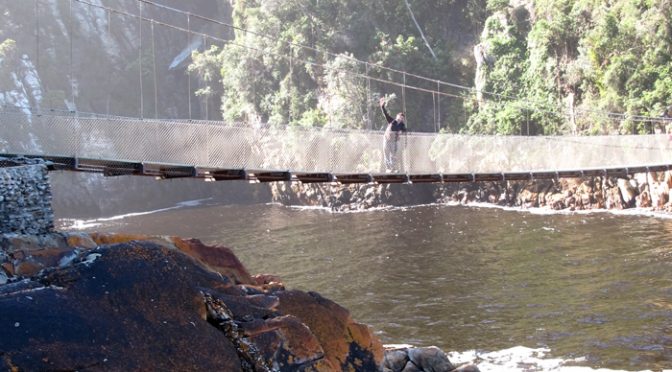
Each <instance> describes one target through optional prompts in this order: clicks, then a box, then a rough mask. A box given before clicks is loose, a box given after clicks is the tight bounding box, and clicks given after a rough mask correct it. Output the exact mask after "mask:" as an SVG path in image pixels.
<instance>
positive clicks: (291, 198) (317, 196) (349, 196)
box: [271, 182, 437, 211]
mask: <svg viewBox="0 0 672 372" xmlns="http://www.w3.org/2000/svg"><path fill="white" fill-rule="evenodd" d="M436 190H437V188H436V186H435V185H430V184H415V185H404V184H386V185H381V184H361V185H360V184H353V185H330V184H302V183H298V182H294V183H289V182H276V183H274V184H271V194H272V197H273V201H274V202H276V203H281V204H283V205H303V206H317V207H324V208H330V209H332V210H335V211H350V210H364V209H369V208H376V207H386V206H403V205H414V204H423V203H433V202H436V192H437V191H436Z"/></svg>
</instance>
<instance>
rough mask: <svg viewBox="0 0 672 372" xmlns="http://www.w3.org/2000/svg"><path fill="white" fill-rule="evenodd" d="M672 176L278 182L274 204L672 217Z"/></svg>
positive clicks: (663, 174) (339, 207)
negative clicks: (474, 206) (450, 206)
mask: <svg viewBox="0 0 672 372" xmlns="http://www.w3.org/2000/svg"><path fill="white" fill-rule="evenodd" d="M671 187H672V173H670V172H653V173H638V174H633V175H630V176H629V177H628V178H614V177H585V178H563V179H557V180H532V181H500V182H478V183H446V184H416V185H404V184H388V185H377V184H371V185H369V184H366V185H336V186H334V185H329V184H299V183H293V184H289V183H277V184H274V185H272V193H273V200H274V201H275V202H279V203H281V204H284V205H307V206H321V207H326V208H331V209H332V210H337V211H348V210H364V209H369V208H374V207H386V206H404V205H414V204H425V203H460V204H465V205H469V204H471V203H491V204H496V205H501V206H508V207H520V208H548V209H552V210H570V211H574V210H595V209H604V210H609V209H629V208H644V209H649V210H652V211H661V212H672V202H671V200H670V188H671Z"/></svg>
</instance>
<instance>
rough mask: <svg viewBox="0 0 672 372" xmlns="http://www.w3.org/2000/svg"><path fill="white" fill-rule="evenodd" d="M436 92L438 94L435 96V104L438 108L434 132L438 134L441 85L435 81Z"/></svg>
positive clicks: (439, 128)
mask: <svg viewBox="0 0 672 372" xmlns="http://www.w3.org/2000/svg"><path fill="white" fill-rule="evenodd" d="M436 91H437V92H438V93H439V94H438V95H437V96H436V103H437V106H439V109H438V110H437V115H436V132H437V133H438V132H439V131H440V130H441V83H440V82H439V81H438V80H437V81H436Z"/></svg>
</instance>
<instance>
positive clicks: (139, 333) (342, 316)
mask: <svg viewBox="0 0 672 372" xmlns="http://www.w3.org/2000/svg"><path fill="white" fill-rule="evenodd" d="M0 248H1V250H0V261H1V262H0V264H1V269H0V272H1V273H2V275H0V319H2V322H1V323H0V328H2V337H0V369H3V370H11V369H13V368H18V369H19V370H79V369H87V368H97V369H111V370H131V369H132V370H297V369H303V370H377V369H378V368H379V367H380V366H381V365H382V358H383V349H382V345H381V343H380V341H379V340H378V339H377V338H376V337H375V336H373V335H372V332H371V331H370V330H369V328H368V327H366V326H364V325H361V324H358V323H356V322H354V321H353V320H352V318H351V317H350V314H349V312H348V311H347V310H346V309H344V308H343V307H341V306H339V305H337V304H335V303H334V302H332V301H330V300H328V299H326V298H324V297H322V296H320V295H318V294H316V293H312V292H309V293H306V292H301V291H288V290H285V289H284V286H283V285H282V284H281V283H280V282H279V281H278V279H277V278H274V277H272V276H257V277H252V276H250V274H249V273H248V272H247V270H246V269H245V268H244V267H243V266H242V264H241V263H240V262H239V261H238V259H237V258H236V257H235V255H233V253H232V252H231V251H230V250H229V249H227V248H223V247H209V246H205V245H203V244H201V243H200V242H199V241H197V240H183V239H179V238H174V237H144V236H128V235H102V234H90V235H89V234H52V235H46V236H39V237H38V236H3V237H2V238H1V239H0Z"/></svg>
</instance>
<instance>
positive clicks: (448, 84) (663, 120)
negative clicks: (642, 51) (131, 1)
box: [71, 0, 669, 122]
mask: <svg viewBox="0 0 672 372" xmlns="http://www.w3.org/2000/svg"><path fill="white" fill-rule="evenodd" d="M71 1H72V0H71ZM75 1H77V2H80V3H83V4H87V5H90V6H93V7H98V8H102V9H107V10H108V11H113V12H117V13H119V14H123V15H127V16H130V17H136V15H133V14H129V13H126V12H124V11H121V10H118V9H113V8H109V7H105V6H102V5H97V4H92V3H90V2H87V1H84V0H75ZM137 1H139V2H142V3H147V4H152V5H155V6H157V7H160V8H164V9H169V10H171V11H174V12H178V13H183V14H189V15H190V16H194V17H197V18H201V19H204V20H207V21H210V22H215V23H217V24H221V25H225V26H229V27H233V28H234V29H238V30H241V31H243V32H249V33H251V34H254V35H259V36H261V37H265V38H268V39H272V40H276V41H278V39H274V38H271V37H269V36H266V35H263V34H259V33H255V32H253V31H248V30H245V29H242V28H240V27H235V26H231V25H229V24H226V23H224V22H220V21H216V20H212V19H210V18H207V17H203V16H200V15H194V14H191V13H187V12H184V11H180V10H177V9H174V8H170V7H166V6H163V5H159V4H156V3H154V2H152V1H149V0H137ZM156 23H157V24H160V25H163V26H166V27H169V28H173V29H176V30H180V31H184V29H183V28H181V27H178V26H174V25H170V24H167V23H164V22H158V21H157V22H156ZM187 32H191V33H193V31H189V30H187ZM196 34H199V35H202V36H205V37H208V38H211V39H213V40H219V41H222V42H223V43H225V44H229V45H234V46H238V47H243V48H247V49H250V50H256V51H259V52H261V53H267V54H272V55H276V56H279V55H277V54H275V53H268V52H265V51H263V50H261V49H259V48H254V47H250V46H247V45H241V44H238V43H235V42H232V41H231V40H225V39H221V38H218V37H216V36H212V35H207V34H203V33H196ZM292 44H296V43H292ZM296 45H298V46H300V47H302V48H307V49H310V50H314V51H316V52H319V53H326V54H329V55H335V54H333V53H329V52H325V51H321V50H319V49H317V48H312V47H307V46H304V45H301V44H296ZM279 57H281V58H286V57H285V56H281V55H280V56H279ZM343 57H344V58H346V59H351V60H355V61H358V62H360V63H365V62H363V61H360V60H357V59H356V58H354V57H349V56H347V55H344V56H343ZM302 62H305V63H307V64H311V65H316V66H321V67H323V68H327V69H332V70H336V71H341V72H344V73H346V74H351V75H354V76H358V77H364V78H365V76H362V75H361V74H359V73H352V72H351V71H344V70H339V69H334V68H333V67H328V66H325V65H321V64H318V63H315V62H311V61H305V60H302ZM376 67H379V68H382V69H386V70H389V71H397V72H401V73H402V74H404V75H408V76H411V77H416V78H419V79H423V80H428V78H425V77H423V76H419V75H415V74H411V73H406V72H404V71H399V70H395V69H391V68H388V67H384V66H376ZM371 79H372V80H374V81H379V82H382V83H386V84H391V85H396V86H402V89H403V87H404V86H403V85H402V84H400V83H397V82H394V81H390V80H386V79H380V78H371ZM434 81H436V80H434ZM439 84H440V85H446V86H451V87H456V88H459V89H464V90H468V91H471V92H477V91H479V90H477V89H475V88H469V87H464V86H460V85H457V84H452V83H446V82H443V81H439ZM406 87H408V88H410V89H414V90H416V91H421V92H427V93H431V92H433V91H432V90H428V89H424V88H420V87H415V86H410V85H406ZM480 92H482V93H487V94H491V95H495V96H498V97H508V98H514V99H519V97H514V96H505V95H502V94H497V93H492V92H487V91H482V90H480ZM439 95H443V96H448V97H453V98H459V99H466V98H467V97H465V96H462V95H455V94H450V93H444V92H440V93H439ZM535 111H537V112H542V113H551V114H555V115H558V112H557V110H545V109H540V108H537V109H535ZM579 111H580V112H595V113H599V114H607V115H608V116H609V117H622V118H626V117H627V118H629V119H631V120H633V121H653V122H661V121H662V122H668V121H669V119H661V118H655V117H648V116H629V115H626V114H619V113H612V112H604V111H596V110H586V109H584V110H579ZM560 115H565V114H563V113H560Z"/></svg>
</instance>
